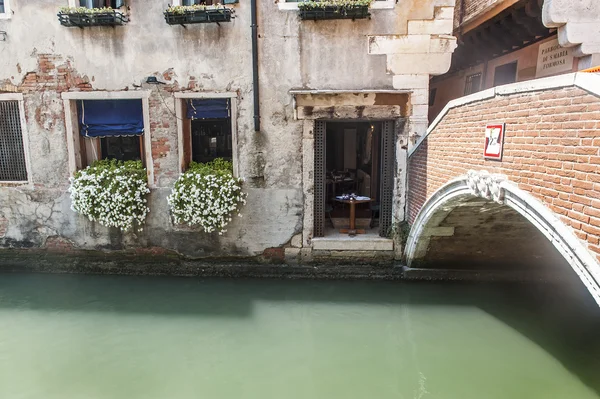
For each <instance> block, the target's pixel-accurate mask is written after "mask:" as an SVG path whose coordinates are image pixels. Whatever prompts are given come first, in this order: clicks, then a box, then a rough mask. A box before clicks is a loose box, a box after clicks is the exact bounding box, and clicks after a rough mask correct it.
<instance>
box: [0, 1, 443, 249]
mask: <svg viewBox="0 0 600 399" xmlns="http://www.w3.org/2000/svg"><path fill="white" fill-rule="evenodd" d="M127 3H128V5H129V6H130V19H131V22H129V23H128V24H127V25H125V26H122V27H116V28H99V27H94V28H85V29H78V28H66V27H62V26H60V24H59V22H58V19H57V17H56V13H57V11H58V9H59V7H61V6H66V5H67V0H64V1H60V0H37V1H26V0H14V1H11V8H12V10H13V15H12V18H11V19H9V20H0V30H2V31H6V32H7V40H6V41H4V42H0V92H2V91H17V92H22V93H23V94H24V105H25V111H26V115H25V117H26V121H27V130H28V135H29V140H28V142H27V143H26V145H27V146H28V148H29V151H30V154H31V161H32V162H31V170H30V174H31V181H32V185H30V186H22V187H0V247H20V248H29V247H34V248H35V247H44V246H46V245H47V242H49V240H48V239H49V238H52V242H54V238H55V237H61V238H60V240H63V239H64V240H66V241H67V242H68V243H70V244H71V245H72V246H73V247H75V248H82V249H126V248H135V247H162V248H165V249H167V250H173V251H177V252H179V253H181V254H185V255H188V256H220V255H255V254H259V253H262V252H263V251H264V250H265V249H266V248H270V247H278V246H281V245H284V244H285V243H286V242H288V241H289V240H290V239H291V238H292V236H294V234H297V233H298V232H300V231H302V218H303V204H304V197H303V192H302V151H303V149H302V129H303V125H302V121H299V120H294V110H293V106H292V101H293V100H292V96H291V95H290V94H289V90H290V89H292V88H318V89H333V90H339V89H391V88H392V75H389V74H388V73H387V72H386V56H385V55H369V54H368V48H367V47H368V43H367V36H368V35H391V34H406V32H407V23H408V20H409V19H417V20H425V19H432V18H433V16H434V6H437V5H441V4H444V3H447V0H428V1H423V0H400V2H399V3H398V4H397V5H396V7H395V8H394V9H382V10H372V12H371V13H372V17H371V19H370V20H357V21H349V20H342V21H319V22H314V21H300V20H299V19H298V17H297V14H296V12H293V11H283V10H279V9H278V6H277V4H275V3H274V2H272V1H259V2H258V3H259V10H258V25H259V58H260V90H261V105H260V106H261V115H262V130H261V132H254V131H253V120H252V117H253V104H252V65H251V36H250V35H251V29H250V3H249V2H248V1H246V0H241V2H240V4H237V5H234V6H233V8H235V11H236V13H235V17H236V18H235V19H234V20H232V22H231V23H222V24H221V25H220V26H218V25H216V24H199V25H188V27H187V29H185V28H183V27H181V26H169V25H167V24H166V23H165V21H164V17H163V11H164V9H165V8H166V7H167V4H168V1H143V0H129V1H128V2H127ZM438 3H439V4H438ZM151 75H155V76H158V77H159V79H160V80H163V81H165V82H166V83H167V84H166V85H164V86H155V85H147V84H145V83H144V81H145V78H146V77H147V76H151ZM139 89H144V90H152V91H153V93H152V94H151V96H150V101H149V102H150V129H149V130H150V132H147V133H146V134H150V135H151V137H152V156H153V159H152V160H147V161H148V162H152V164H153V165H154V169H155V170H154V173H155V181H154V183H155V185H156V188H155V189H154V190H153V192H152V194H151V195H150V207H151V213H150V216H149V218H148V220H147V224H146V226H145V228H144V231H143V232H139V233H128V234H121V233H120V232H117V231H114V230H109V229H107V228H104V227H102V226H100V225H97V224H94V223H91V222H89V221H87V220H86V219H84V218H82V217H80V216H78V215H76V214H75V213H73V212H72V211H71V210H70V200H69V197H68V193H67V192H66V190H67V188H68V179H69V169H68V154H67V144H66V140H67V137H66V128H65V123H64V115H65V110H64V108H63V102H62V100H61V93H62V92H65V91H92V90H105V91H117V90H120V91H122V90H139ZM184 90H187V91H232V92H237V93H238V97H237V99H238V112H237V134H238V146H239V160H238V161H239V170H240V176H241V177H243V178H244V179H245V180H246V186H245V187H246V191H247V192H248V194H249V196H248V204H247V205H246V207H245V209H243V210H242V213H243V217H242V218H236V219H235V220H234V221H233V222H232V225H231V226H230V227H229V228H228V233H227V234H226V235H225V236H217V235H207V234H203V233H199V232H197V231H193V230H190V229H186V228H182V227H180V226H174V225H173V224H172V223H171V220H170V217H169V213H168V206H167V202H166V196H167V195H168V194H169V192H170V187H171V185H172V183H173V181H174V180H175V179H176V178H177V176H178V174H179V170H178V154H177V145H178V144H177V128H176V125H177V119H176V118H175V116H174V109H175V100H174V98H173V96H172V94H173V92H176V91H184ZM60 240H59V241H60ZM60 242H62V241H60ZM61 245H62V244H61Z"/></svg>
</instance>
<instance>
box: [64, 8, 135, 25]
mask: <svg viewBox="0 0 600 399" xmlns="http://www.w3.org/2000/svg"><path fill="white" fill-rule="evenodd" d="M57 15H58V21H59V22H60V24H61V25H62V26H67V27H77V28H84V27H87V26H118V25H124V24H126V23H127V22H129V18H127V16H126V15H125V14H123V13H122V12H121V11H117V10H114V9H112V8H85V7H77V8H63V9H61V10H60V12H59V13H58V14H57Z"/></svg>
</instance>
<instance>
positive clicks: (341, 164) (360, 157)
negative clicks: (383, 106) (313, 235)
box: [324, 122, 382, 237]
mask: <svg viewBox="0 0 600 399" xmlns="http://www.w3.org/2000/svg"><path fill="white" fill-rule="evenodd" d="M381 131H382V122H327V124H326V132H325V157H324V163H325V212H324V216H325V226H324V227H325V229H324V235H325V236H335V235H339V234H350V235H356V234H360V235H361V236H362V235H364V236H367V235H375V236H376V235H379V234H380V229H379V225H380V221H379V217H380V208H381V205H380V197H381V165H382V163H381V156H380V155H381ZM364 236H363V237H364Z"/></svg>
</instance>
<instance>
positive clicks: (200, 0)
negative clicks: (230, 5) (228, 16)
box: [181, 0, 216, 6]
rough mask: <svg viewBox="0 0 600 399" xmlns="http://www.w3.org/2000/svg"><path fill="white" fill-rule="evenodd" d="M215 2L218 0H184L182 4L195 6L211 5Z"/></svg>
mask: <svg viewBox="0 0 600 399" xmlns="http://www.w3.org/2000/svg"><path fill="white" fill-rule="evenodd" d="M215 3H216V2H213V0H183V2H182V3H181V4H182V5H184V6H193V5H194V4H205V5H207V6H210V5H213V4H215Z"/></svg>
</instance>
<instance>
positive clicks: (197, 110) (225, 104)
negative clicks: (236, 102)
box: [187, 98, 231, 119]
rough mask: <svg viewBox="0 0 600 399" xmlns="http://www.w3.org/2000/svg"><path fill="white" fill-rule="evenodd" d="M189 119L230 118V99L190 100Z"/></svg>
mask: <svg viewBox="0 0 600 399" xmlns="http://www.w3.org/2000/svg"><path fill="white" fill-rule="evenodd" d="M187 105H188V106H187V117H188V118H189V119H220V118H229V117H230V115H231V114H230V112H229V108H230V107H229V99H228V98H203V99H193V100H188V103H187Z"/></svg>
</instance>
